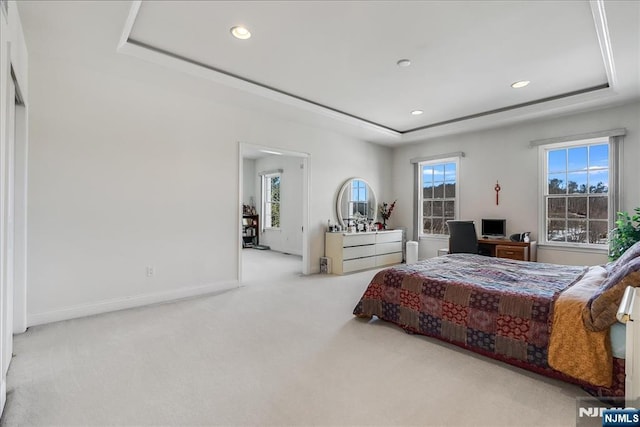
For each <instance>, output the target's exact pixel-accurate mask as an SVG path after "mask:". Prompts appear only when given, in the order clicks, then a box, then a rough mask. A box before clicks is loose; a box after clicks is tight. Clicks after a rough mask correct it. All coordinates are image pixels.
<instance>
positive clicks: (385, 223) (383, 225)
mask: <svg viewBox="0 0 640 427" xmlns="http://www.w3.org/2000/svg"><path fill="white" fill-rule="evenodd" d="M382 229H383V230H386V229H387V219H386V218H382Z"/></svg>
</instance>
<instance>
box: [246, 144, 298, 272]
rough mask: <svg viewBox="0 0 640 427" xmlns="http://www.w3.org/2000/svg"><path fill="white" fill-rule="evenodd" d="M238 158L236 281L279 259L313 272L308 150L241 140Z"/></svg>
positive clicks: (269, 269)
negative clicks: (309, 235)
mask: <svg viewBox="0 0 640 427" xmlns="http://www.w3.org/2000/svg"><path fill="white" fill-rule="evenodd" d="M239 160H240V161H239V183H240V185H239V200H240V207H239V208H240V210H239V215H238V217H239V234H240V235H239V238H238V282H239V283H241V284H242V283H243V282H245V281H246V279H248V278H249V279H250V278H252V277H255V275H251V274H250V273H251V272H252V271H256V269H259V268H260V267H261V266H262V267H264V268H263V271H264V272H265V274H264V275H262V277H269V276H274V275H276V274H279V270H278V269H277V268H273V267H274V265H276V264H278V263H281V265H282V268H283V270H287V269H291V268H292V267H291V266H292V265H294V266H295V267H293V268H294V270H296V269H297V272H298V274H300V273H301V274H309V270H310V267H309V242H308V239H307V235H308V233H307V230H308V224H309V155H308V154H307V153H301V152H292V151H289V150H282V149H279V148H276V147H266V146H259V145H254V144H247V143H240V146H239ZM292 260H293V261H292ZM296 260H297V261H296ZM292 263H293V264H292ZM267 267H271V268H267Z"/></svg>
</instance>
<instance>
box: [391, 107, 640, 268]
mask: <svg viewBox="0 0 640 427" xmlns="http://www.w3.org/2000/svg"><path fill="white" fill-rule="evenodd" d="M639 119H640V104H639V103H635V104H631V105H626V106H620V107H615V108H609V109H603V110H599V111H591V112H587V113H582V114H576V115H568V116H563V117H558V118H554V119H548V120H541V121H536V122H530V123H524V124H518V125H513V126H508V127H503V128H498V129H491V130H485V131H479V132H474V133H466V134H462V135H453V136H447V137H442V138H436V139H433V140H430V141H426V142H424V143H421V144H415V145H411V146H405V147H402V148H398V149H396V150H395V151H394V155H393V171H394V181H393V183H394V186H393V191H394V193H395V194H397V195H398V196H397V197H398V198H399V199H401V200H411V198H412V197H413V167H412V166H413V165H410V164H409V160H410V159H411V158H415V157H422V156H430V155H438V154H445V153H451V152H456V151H463V152H464V153H465V157H463V158H462V159H461V160H460V183H459V198H460V218H461V219H470V220H475V221H476V224H479V223H480V220H481V219H482V218H506V219H507V233H509V234H510V233H515V232H519V231H532V232H533V233H532V237H533V238H534V239H537V237H538V222H537V218H538V150H537V149H536V148H530V147H529V142H530V141H532V140H537V139H545V138H552V137H557V136H565V135H576V134H583V133H588V132H595V131H600V130H606V129H615V128H623V127H624V128H627V136H626V138H625V141H624V154H625V155H624V164H623V189H624V193H623V195H622V208H623V209H624V210H631V209H633V208H634V207H636V206H639V205H640V186H638V182H640V172H639V169H640V168H638V166H637V162H638V159H640V136H639V132H640V126H639V125H640V123H639ZM496 180H498V181H499V182H500V186H501V187H502V190H501V191H500V204H499V205H498V206H496V204H495V191H494V186H495V184H496ZM394 197H395V196H394ZM396 214H397V216H396V218H395V220H394V221H393V223H394V224H396V225H405V224H406V226H407V227H408V236H412V234H413V227H414V224H413V223H412V222H413V212H412V209H411V205H410V204H401V205H400V206H399V207H398V211H397V213H396ZM478 231H479V230H478ZM447 246H448V240H446V239H437V238H432V239H423V240H421V242H420V258H429V257H432V256H436V251H437V249H438V248H446V247H447ZM538 261H542V262H555V263H560V264H598V263H604V262H606V254H604V253H599V254H593V253H585V252H577V251H569V250H557V249H551V248H540V249H539V250H538Z"/></svg>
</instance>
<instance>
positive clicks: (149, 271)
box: [147, 265, 155, 277]
mask: <svg viewBox="0 0 640 427" xmlns="http://www.w3.org/2000/svg"><path fill="white" fill-rule="evenodd" d="M154 274H155V270H154V268H153V266H151V265H148V266H147V277H153V275H154Z"/></svg>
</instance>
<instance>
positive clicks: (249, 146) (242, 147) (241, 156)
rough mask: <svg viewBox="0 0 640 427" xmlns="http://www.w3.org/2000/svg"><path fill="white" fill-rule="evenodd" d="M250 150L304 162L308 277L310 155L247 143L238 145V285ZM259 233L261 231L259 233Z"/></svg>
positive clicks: (304, 239)
mask: <svg viewBox="0 0 640 427" xmlns="http://www.w3.org/2000/svg"><path fill="white" fill-rule="evenodd" d="M249 150H264V151H275V152H278V153H281V154H282V155H283V156H289V157H298V158H300V159H301V160H302V169H303V171H302V206H301V207H302V274H303V275H308V274H310V272H311V257H310V256H309V254H310V241H309V202H310V200H309V194H310V193H311V192H310V184H311V179H310V177H311V166H310V163H311V162H310V158H311V155H310V154H309V153H303V152H299V151H291V150H284V149H282V148H280V147H273V146H266V145H257V144H250V143H246V142H239V143H238V211H237V214H236V217H237V218H238V223H237V227H238V228H237V229H238V239H237V240H236V242H237V243H236V244H237V245H238V251H237V253H238V283H239V284H240V285H241V284H242V196H243V189H244V187H243V184H244V175H243V172H244V164H243V163H244V162H243V160H244V155H245V153H246V152H247V151H249ZM258 232H259V231H258Z"/></svg>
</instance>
